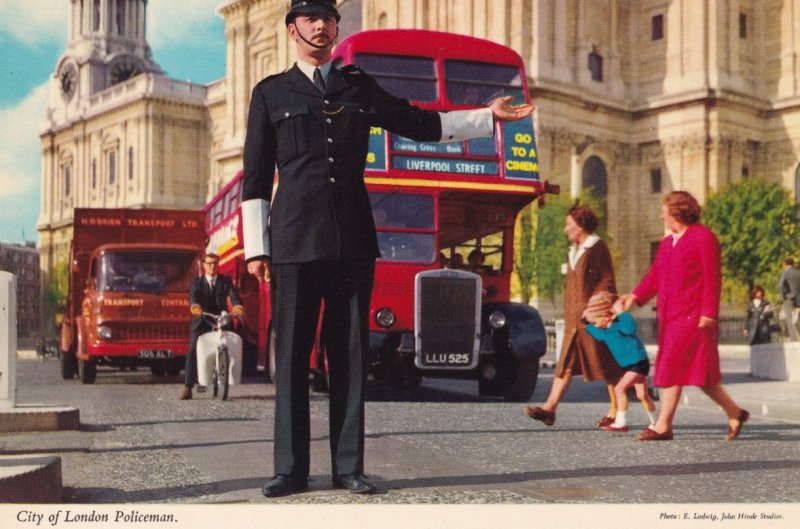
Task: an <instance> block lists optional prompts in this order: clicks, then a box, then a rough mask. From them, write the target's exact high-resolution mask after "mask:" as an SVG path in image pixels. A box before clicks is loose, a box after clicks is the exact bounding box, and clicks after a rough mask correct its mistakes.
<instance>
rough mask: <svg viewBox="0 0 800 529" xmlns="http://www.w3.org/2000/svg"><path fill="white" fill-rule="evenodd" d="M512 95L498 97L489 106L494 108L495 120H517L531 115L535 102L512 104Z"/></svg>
mask: <svg viewBox="0 0 800 529" xmlns="http://www.w3.org/2000/svg"><path fill="white" fill-rule="evenodd" d="M513 100H514V98H513V97H512V96H505V97H498V98H497V99H495V100H494V101H492V104H491V105H489V108H490V109H492V115H493V116H494V119H495V121H517V120H519V119H522V118H526V117H528V116H530V115H531V112H533V109H534V108H536V106H535V105H534V104H533V103H524V104H522V105H512V104H511V101H513Z"/></svg>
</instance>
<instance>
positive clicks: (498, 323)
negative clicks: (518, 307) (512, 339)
mask: <svg viewBox="0 0 800 529" xmlns="http://www.w3.org/2000/svg"><path fill="white" fill-rule="evenodd" d="M489 325H491V326H492V328H493V329H501V328H503V327H505V326H506V315H505V314H503V313H502V312H500V311H499V310H496V311H494V312H492V313H491V314H490V315H489Z"/></svg>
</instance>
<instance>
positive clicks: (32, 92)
mask: <svg viewBox="0 0 800 529" xmlns="http://www.w3.org/2000/svg"><path fill="white" fill-rule="evenodd" d="M69 3H70V0H0V124H2V127H0V242H14V243H20V242H22V241H23V240H32V241H37V242H38V240H39V235H38V233H37V232H36V221H37V220H38V216H39V185H40V183H39V178H40V173H39V170H40V142H39V128H40V125H41V123H42V121H43V117H44V110H45V107H46V105H47V97H48V88H47V87H48V82H49V78H50V76H51V75H52V73H53V69H54V68H55V65H56V62H57V61H58V58H59V57H60V56H61V54H62V53H63V52H64V50H65V49H66V44H67V24H68V9H67V8H68V6H69ZM222 3H224V0H179V1H177V0H150V1H149V2H148V3H147V5H148V8H147V10H148V14H147V41H148V42H149V44H150V47H151V48H152V50H153V58H154V59H155V61H156V62H157V63H158V64H159V66H161V69H162V70H164V71H165V72H166V73H167V75H169V76H170V77H173V78H175V79H180V80H191V81H192V82H195V83H208V82H210V81H213V80H215V79H219V78H220V77H222V76H224V75H225V35H224V28H223V22H222V19H221V18H220V17H219V16H217V14H216V13H215V8H216V7H217V6H218V5H221V4H222ZM23 233H24V239H23Z"/></svg>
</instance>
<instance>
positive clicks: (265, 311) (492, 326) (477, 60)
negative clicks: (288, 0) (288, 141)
mask: <svg viewBox="0 0 800 529" xmlns="http://www.w3.org/2000/svg"><path fill="white" fill-rule="evenodd" d="M334 61H335V64H337V65H339V66H342V65H347V64H356V65H358V66H359V67H361V68H362V69H363V70H365V71H366V72H367V73H369V74H370V75H372V76H373V77H375V79H376V80H377V81H378V83H379V84H380V85H381V86H382V87H383V88H384V89H386V90H387V91H389V92H391V93H393V94H394V95H396V96H399V97H403V98H405V99H408V100H410V101H412V102H413V103H414V104H416V105H419V106H420V107H423V108H428V109H432V110H438V111H448V110H456V109H469V108H480V107H485V106H486V105H488V104H489V103H490V102H491V101H492V100H493V99H495V98H497V97H500V96H512V97H513V98H514V103H515V104H516V103H523V102H527V101H529V100H530V94H529V91H528V86H527V78H526V75H525V69H524V66H523V63H522V59H521V58H520V56H519V55H518V54H517V53H515V52H514V51H513V50H511V49H510V48H508V47H505V46H502V45H499V44H496V43H493V42H489V41H485V40H481V39H476V38H472V37H466V36H460V35H453V34H448V33H440V32H432V31H424V30H378V31H365V32H362V33H358V34H355V35H352V36H350V37H348V38H346V39H344V40H343V41H342V42H341V43H340V44H339V45H338V46H337V48H336V50H335V52H334ZM496 127H497V129H496V131H495V136H494V137H493V138H485V139H475V140H469V141H464V142H456V143H445V144H439V143H426V142H416V141H412V140H409V139H407V138H403V137H401V136H397V135H395V134H392V133H389V132H387V131H385V130H383V129H380V128H373V129H372V131H371V136H370V149H369V154H368V157H367V163H366V170H365V175H364V178H365V181H366V183H367V188H368V190H369V193H370V198H371V204H372V210H373V216H374V218H375V224H376V227H377V230H378V243H379V248H380V251H381V258H380V259H379V260H378V262H377V265H376V271H375V287H374V290H373V295H372V302H371V307H370V313H371V314H370V315H371V317H370V331H371V332H370V366H371V372H372V373H373V374H374V375H376V376H380V377H383V378H386V379H388V380H390V381H392V382H394V383H397V384H401V385H405V386H409V385H412V386H413V385H416V384H418V383H419V382H420V381H421V380H422V378H423V377H458V378H469V379H475V380H478V381H479V391H480V394H481V395H484V396H502V397H505V398H506V399H509V400H526V399H528V398H529V397H530V395H531V394H532V393H533V390H534V388H535V385H536V380H537V377H538V371H539V359H540V358H541V356H543V355H544V353H545V348H546V339H545V330H544V325H543V324H542V320H541V318H540V317H539V314H538V313H537V312H536V310H535V309H533V308H532V307H530V306H528V305H523V304H520V303H514V302H511V301H510V296H511V294H510V284H511V272H512V268H513V262H514V259H513V257H514V249H513V242H514V225H515V220H516V217H517V215H518V213H519V211H520V210H521V209H522V208H523V207H525V206H526V205H528V204H529V203H530V202H531V201H533V200H536V199H538V200H540V201H542V203H543V200H544V196H545V193H546V192H554V191H555V192H557V189H556V188H555V186H550V185H549V184H547V183H546V182H541V181H540V179H539V170H538V160H537V154H536V142H535V135H534V130H533V124H532V121H531V120H530V119H528V120H522V121H518V122H514V123H502V124H497V125H496ZM240 182H241V173H240V174H239V175H237V177H236V178H234V180H233V181H232V182H230V183H229V184H228V185H227V186H226V187H225V188H224V189H222V190H221V191H220V192H219V193H218V194H217V196H216V197H215V198H214V199H213V200H212V201H211V202H210V203H209V204H208V205H207V206H206V209H205V211H206V212H207V216H208V229H209V236H210V241H211V242H210V244H209V249H210V250H212V251H216V252H217V253H219V254H220V256H221V263H222V265H221V271H222V272H223V273H228V274H230V275H232V276H233V277H234V279H235V280H237V281H238V284H239V288H240V291H241V292H242V294H243V296H244V297H245V303H246V304H248V303H249V306H247V307H246V308H247V310H248V318H247V321H248V322H249V325H250V327H248V328H249V333H250V339H249V343H251V348H252V350H253V351H254V352H256V351H257V354H254V355H252V356H253V358H256V357H257V359H258V360H257V363H258V365H259V366H261V367H264V368H265V369H269V368H270V366H271V365H272V366H274V362H271V361H270V360H271V358H270V357H271V355H272V351H271V348H270V340H269V329H270V310H269V292H268V287H267V286H266V285H261V286H259V285H258V283H257V282H255V281H254V280H252V279H251V278H249V277H247V274H246V270H245V265H244V262H243V250H242V243H241V240H242V235H241V220H240V214H239V211H238V192H239V185H240ZM278 185H280V175H278ZM256 308H257V310H255V309H256ZM256 314H257V320H256V319H254V317H253V316H255V315H256ZM246 341H248V339H247V337H246ZM321 347H322V348H323V349H324V344H322V346H321ZM320 356H321V355H316V354H315V355H312V364H314V363H315V362H316V363H317V364H318V363H319V360H314V359H315V358H317V359H318V358H319V357H320Z"/></svg>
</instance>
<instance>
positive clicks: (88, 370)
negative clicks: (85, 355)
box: [78, 360, 97, 384]
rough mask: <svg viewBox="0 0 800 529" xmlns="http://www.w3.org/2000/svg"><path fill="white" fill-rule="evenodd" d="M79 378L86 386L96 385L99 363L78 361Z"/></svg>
mask: <svg viewBox="0 0 800 529" xmlns="http://www.w3.org/2000/svg"><path fill="white" fill-rule="evenodd" d="M78 378H80V379H81V382H82V383H84V384H94V381H95V379H96V378H97V363H96V362H95V361H94V360H78Z"/></svg>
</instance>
